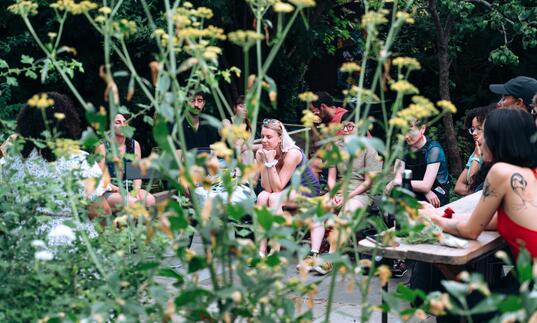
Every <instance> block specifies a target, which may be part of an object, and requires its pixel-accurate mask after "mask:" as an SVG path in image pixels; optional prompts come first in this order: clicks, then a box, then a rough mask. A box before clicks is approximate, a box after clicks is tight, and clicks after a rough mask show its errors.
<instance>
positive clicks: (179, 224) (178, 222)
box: [168, 215, 188, 232]
mask: <svg viewBox="0 0 537 323" xmlns="http://www.w3.org/2000/svg"><path fill="white" fill-rule="evenodd" d="M168 220H169V221H170V227H171V229H172V231H174V232H178V231H181V230H184V229H186V228H188V221H187V220H186V219H185V217H184V216H183V215H177V216H171V217H169V218H168Z"/></svg>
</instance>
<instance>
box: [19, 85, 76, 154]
mask: <svg viewBox="0 0 537 323" xmlns="http://www.w3.org/2000/svg"><path fill="white" fill-rule="evenodd" d="M45 94H46V95H47V96H48V97H49V98H50V99H52V100H54V104H53V105H52V106H50V107H48V108H45V109H44V113H45V118H44V119H45V120H43V114H42V112H41V109H39V108H35V107H30V106H28V104H26V105H25V106H24V107H23V108H22V110H21V111H20V112H19V115H18V116H17V129H16V131H17V133H18V134H20V135H21V136H22V137H23V138H24V139H25V142H24V146H23V148H22V151H21V154H22V157H24V158H27V157H28V156H29V155H30V153H31V152H32V150H34V149H36V150H37V152H38V153H39V154H40V155H41V156H42V157H43V158H44V159H45V160H47V161H49V162H51V161H55V160H56V156H55V155H54V153H53V152H52V150H51V149H50V148H49V147H44V148H40V147H38V146H37V145H36V144H35V143H34V140H44V139H45V137H44V136H43V132H44V131H45V130H47V125H48V127H49V128H51V129H55V131H56V133H57V135H58V136H59V137H60V138H66V139H78V138H79V136H80V117H79V116H78V113H77V112H76V109H75V105H74V103H73V101H72V100H71V99H70V98H69V97H67V96H65V95H63V94H60V93H57V92H46V93H45ZM57 113H60V114H63V115H64V116H65V117H64V118H63V119H62V118H56V117H55V116H54V114H57ZM45 122H46V123H47V124H45ZM32 139H33V140H32Z"/></svg>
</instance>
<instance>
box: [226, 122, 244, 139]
mask: <svg viewBox="0 0 537 323" xmlns="http://www.w3.org/2000/svg"><path fill="white" fill-rule="evenodd" d="M222 138H224V139H226V140H228V141H230V142H235V141H236V140H237V139H242V140H247V139H248V138H250V133H249V132H248V130H246V124H241V125H236V124H232V125H231V126H229V127H224V128H222Z"/></svg>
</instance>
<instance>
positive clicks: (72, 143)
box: [48, 139, 80, 157]
mask: <svg viewBox="0 0 537 323" xmlns="http://www.w3.org/2000/svg"><path fill="white" fill-rule="evenodd" d="M48 146H49V148H51V149H52V150H53V151H54V154H55V155H56V156H57V157H68V156H70V155H72V154H74V153H77V152H79V151H80V144H79V142H78V140H72V139H56V140H55V141H54V142H50V143H48Z"/></svg>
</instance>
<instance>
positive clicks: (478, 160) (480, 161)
mask: <svg viewBox="0 0 537 323" xmlns="http://www.w3.org/2000/svg"><path fill="white" fill-rule="evenodd" d="M473 161H476V162H477V164H478V165H481V163H482V160H481V158H477V157H472V158H470V164H471V163H472V162H473Z"/></svg>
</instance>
